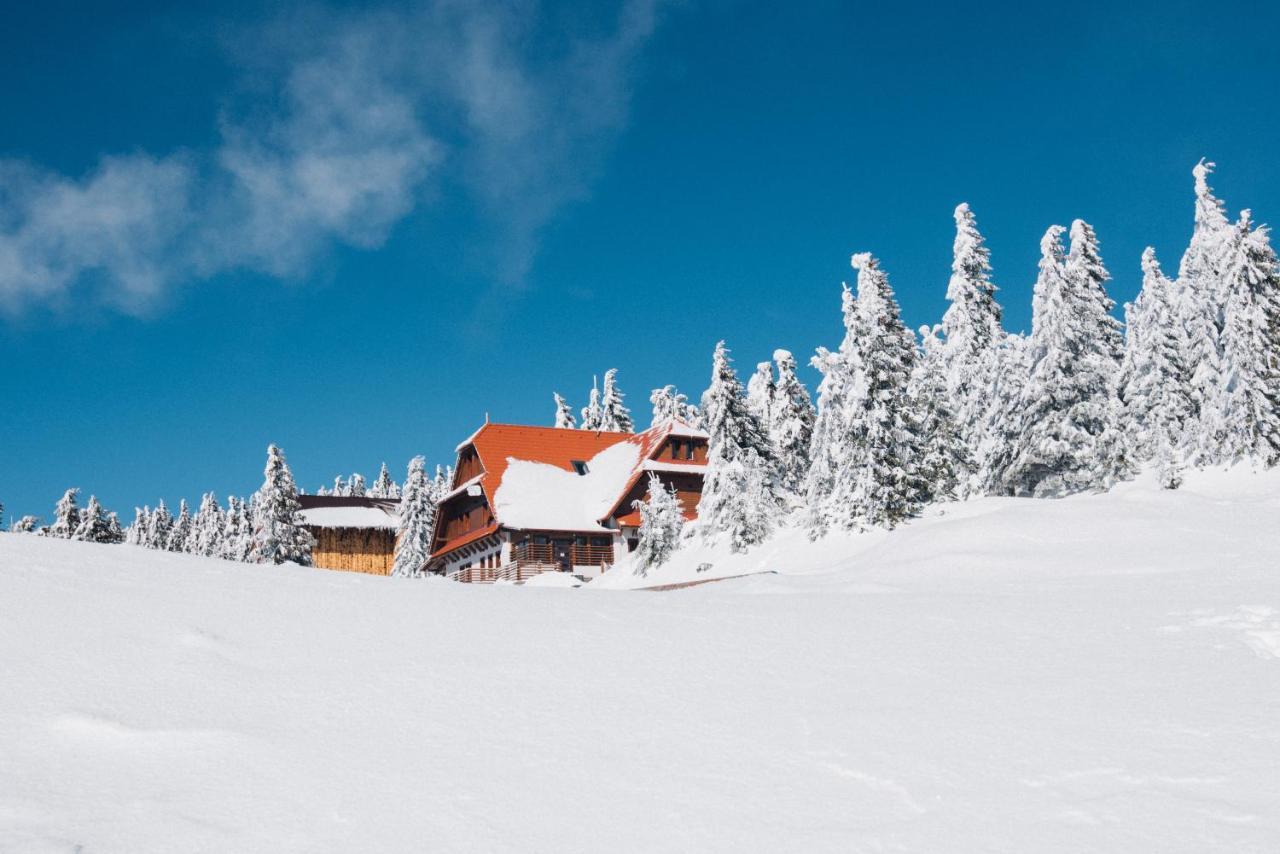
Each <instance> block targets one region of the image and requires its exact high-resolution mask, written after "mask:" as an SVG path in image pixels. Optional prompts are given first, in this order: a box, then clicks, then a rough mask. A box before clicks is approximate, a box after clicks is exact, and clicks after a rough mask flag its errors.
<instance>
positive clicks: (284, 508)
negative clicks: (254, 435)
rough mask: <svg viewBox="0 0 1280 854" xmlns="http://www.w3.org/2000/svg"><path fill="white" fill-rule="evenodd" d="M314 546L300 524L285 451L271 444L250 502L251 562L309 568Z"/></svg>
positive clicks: (312, 540)
mask: <svg viewBox="0 0 1280 854" xmlns="http://www.w3.org/2000/svg"><path fill="white" fill-rule="evenodd" d="M314 546H315V538H314V537H312V536H311V534H310V532H309V531H307V529H306V528H304V527H303V525H302V513H301V508H300V507H299V505H298V487H297V486H296V485H295V484H294V481H293V473H292V472H290V471H289V464H288V462H286V461H285V457H284V452H283V451H281V450H280V449H279V448H278V447H276V446H275V445H270V446H268V447H267V466H266V468H265V469H264V471H263V481H262V486H261V488H259V489H258V491H257V493H256V494H255V495H254V499H253V552H252V555H251V560H252V561H253V562H254V563H273V564H281V563H285V562H287V561H293V562H294V563H299V564H302V565H303V566H310V565H311V549H312V548H313V547H314Z"/></svg>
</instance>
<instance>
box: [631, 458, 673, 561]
mask: <svg viewBox="0 0 1280 854" xmlns="http://www.w3.org/2000/svg"><path fill="white" fill-rule="evenodd" d="M631 506H632V507H634V508H635V509H636V510H638V511H640V538H639V539H640V541H639V543H638V544H637V545H636V550H635V552H634V555H635V557H634V558H633V560H634V563H635V568H636V574H637V575H647V574H648V572H649V570H650V569H653V568H655V567H658V566H661V565H662V564H664V563H666V562H667V560H668V559H670V557H671V554H672V552H674V551H675V550H676V549H677V548H679V547H680V533H681V531H682V529H683V528H684V512H683V511H682V510H681V509H680V500H679V498H677V496H676V490H675V488H674V487H671V486H667V485H666V484H664V483H663V482H662V481H661V480H660V479H659V478H658V476H657V474H655V473H653V472H650V473H649V494H648V495H647V496H646V497H645V499H644V500H643V501H634V502H632V505H631Z"/></svg>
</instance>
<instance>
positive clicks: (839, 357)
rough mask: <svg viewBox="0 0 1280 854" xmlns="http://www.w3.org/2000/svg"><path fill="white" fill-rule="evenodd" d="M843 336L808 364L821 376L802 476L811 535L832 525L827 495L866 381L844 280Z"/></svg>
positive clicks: (853, 305) (848, 450) (847, 450)
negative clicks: (856, 398) (851, 415)
mask: <svg viewBox="0 0 1280 854" xmlns="http://www.w3.org/2000/svg"><path fill="white" fill-rule="evenodd" d="M840 313H841V317H842V319H843V322H844V339H843V340H842V341H841V342H840V347H839V349H838V350H836V351H835V352H834V353H833V352H831V351H830V350H828V349H827V348H825V347H819V348H818V351H817V353H816V354H815V355H814V357H813V358H812V359H811V360H810V364H812V365H813V367H814V368H815V369H816V370H817V371H818V372H819V373H820V374H822V380H821V381H820V382H819V383H818V407H817V417H816V420H815V421H814V426H813V441H812V443H811V444H810V447H809V458H810V463H809V471H808V473H807V474H806V475H805V483H804V491H805V518H804V525H805V527H806V528H807V529H808V531H809V536H810V538H812V539H817V538H818V537H821V536H822V535H824V534H825V533H826V532H827V530H828V529H829V528H830V524H831V519H830V518H829V514H828V510H829V509H830V504H829V498H830V496H831V492H832V490H833V489H834V487H835V480H836V473H837V472H838V471H839V470H840V469H841V467H842V466H843V465H844V463H845V460H846V459H848V458H849V457H850V455H851V454H852V446H851V441H852V437H851V436H850V433H849V429H848V415H849V413H848V407H849V401H850V398H851V397H852V396H853V394H854V391H855V389H857V388H858V387H859V385H860V384H862V383H863V382H864V380H863V376H862V356H861V354H860V352H859V350H858V334H859V321H858V304H857V300H855V299H854V296H853V291H851V290H849V286H848V285H847V284H846V285H844V286H843V290H842V291H841V296H840Z"/></svg>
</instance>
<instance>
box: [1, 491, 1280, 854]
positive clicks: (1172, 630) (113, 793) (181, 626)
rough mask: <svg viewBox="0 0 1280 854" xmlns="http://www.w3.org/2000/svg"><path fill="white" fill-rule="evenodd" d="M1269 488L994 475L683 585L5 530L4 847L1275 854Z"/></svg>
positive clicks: (774, 547) (1275, 698) (1279, 682)
mask: <svg viewBox="0 0 1280 854" xmlns="http://www.w3.org/2000/svg"><path fill="white" fill-rule="evenodd" d="M1278 513H1280V473H1276V472H1271V473H1268V474H1266V475H1259V476H1253V475H1250V474H1248V473H1246V472H1240V471H1235V472H1209V473H1203V474H1193V475H1192V476H1191V477H1190V478H1189V483H1188V485H1187V488H1186V489H1185V490H1180V491H1178V492H1175V493H1169V492H1163V491H1160V490H1158V489H1155V488H1154V486H1153V485H1152V484H1151V483H1149V482H1145V481H1140V482H1138V483H1134V484H1127V485H1125V486H1123V487H1121V488H1120V489H1118V490H1116V491H1114V492H1112V493H1110V494H1107V495H1099V496H1080V497H1076V498H1070V499H1065V500H1061V501H1030V500H1011V499H982V500H979V501H974V502H970V503H968V504H963V505H951V506H946V507H943V508H940V511H939V512H937V513H934V514H932V515H930V516H929V517H928V518H925V519H921V520H918V521H916V522H913V523H912V524H910V525H908V526H906V527H904V528H901V529H899V530H896V531H893V532H890V533H884V532H877V533H873V534H867V535H863V536H846V537H838V538H837V537H833V538H828V539H826V540H823V541H820V542H819V543H817V544H810V543H808V541H807V540H805V539H804V538H803V537H802V536H800V537H792V536H790V535H786V536H784V537H782V538H779V539H777V540H776V541H774V542H772V543H770V544H769V545H768V546H766V547H763V548H761V549H759V550H757V551H753V552H749V553H748V554H746V555H743V556H732V557H729V556H726V555H722V554H719V553H718V552H715V550H709V551H708V552H707V554H705V555H703V558H705V559H706V560H709V561H710V562H711V563H712V565H713V569H711V570H707V571H704V572H703V573H701V574H699V573H698V572H697V565H698V564H699V563H702V562H706V561H705V560H700V559H699V558H698V556H697V555H695V554H693V553H692V551H690V552H687V553H685V554H684V555H682V556H681V558H680V560H679V561H678V562H676V563H673V564H671V565H669V566H668V567H664V568H663V569H662V570H660V571H659V572H658V573H655V576H654V577H651V578H650V579H649V582H650V583H657V582H662V581H673V580H676V579H685V578H690V577H698V576H699V575H702V576H706V575H707V574H708V573H722V574H734V573H736V572H738V571H747V570H751V569H772V570H775V571H777V573H778V574H770V575H759V576H755V577H751V578H745V579H739V580H736V581H726V582H722V583H718V584H708V585H704V586H700V587H695V588H691V589H688V590H684V591H680V592H676V593H649V592H646V593H613V592H596V590H595V588H600V587H604V586H606V585H605V582H606V581H607V580H609V579H610V576H605V578H602V579H600V580H599V581H597V582H593V583H592V584H590V585H587V586H585V587H583V588H580V589H538V588H536V587H511V586H470V585H461V584H453V583H450V582H445V581H439V580H425V581H424V580H412V579H387V578H375V577H370V576H363V575H356V574H345V573H336V572H326V571H318V570H309V569H302V568H298V567H291V566H284V567H259V566H249V565H244V564H237V563H230V562H223V561H217V560H212V559H204V558H196V557H190V556H184V555H174V554H165V553H158V552H154V551H149V550H143V549H139V548H135V547H130V546H103V545H97V544H90V543H78V542H69V541H58V540H48V539H42V538H37V537H34V536H29V535H3V536H0V606H2V613H3V616H2V617H0V679H2V682H0V684H3V686H4V690H3V691H0V850H3V851H22V852H46V851H59V852H63V851H65V852H70V851H75V850H82V851H85V852H150V851H156V852H160V851H174V850H181V851H211V852H213V851H217V852H222V851H238V852H239V851H249V852H252V851H263V852H282V851H307V852H327V851H331V852H347V851H422V850H448V851H459V850H466V851H557V852H560V851H598V850H601V849H602V848H607V849H610V850H635V851H657V850H697V851H744V850H752V851H756V850H759V851H768V850H801V851H841V852H844V851H859V850H861V851H875V850H892V851H928V852H937V851H947V852H959V851H975V852H977V851H982V852H988V851H1009V852H1028V851H1036V852H1043V851H1063V852H1068V851H1070V852H1078V851H1091V852H1098V851H1114V852H1126V854H1128V852H1135V851H1161V852H1189V854H1190V852H1196V854H1201V852H1206V851H1232V852H1241V851H1258V852H1261V851H1271V850H1274V847H1275V841H1276V839H1278V838H1280V801H1278V800H1277V797H1276V792H1278V791H1280V724H1277V721H1278V720H1280V570H1278V569H1277V567H1280V537H1278V536H1277V533H1276V527H1275V522H1276V519H1277V514H1278ZM620 578H621V576H619V579H620ZM612 583H614V584H617V583H618V580H617V579H615V580H613V582H612Z"/></svg>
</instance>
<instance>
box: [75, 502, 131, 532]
mask: <svg viewBox="0 0 1280 854" xmlns="http://www.w3.org/2000/svg"><path fill="white" fill-rule="evenodd" d="M112 515H114V514H112ZM114 527H115V530H112V524H111V517H110V516H108V514H107V512H106V511H105V510H103V509H102V505H101V504H99V503H98V498H97V496H95V495H90V496H89V504H88V506H86V507H85V509H84V512H83V513H81V514H80V525H79V527H77V528H76V531H75V534H73V535H72V536H73V538H74V539H77V540H81V541H83V542H86V543H118V542H120V541H119V540H118V539H116V535H117V533H118V532H119V528H120V524H119V522H117V523H116V524H115V526H114Z"/></svg>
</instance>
